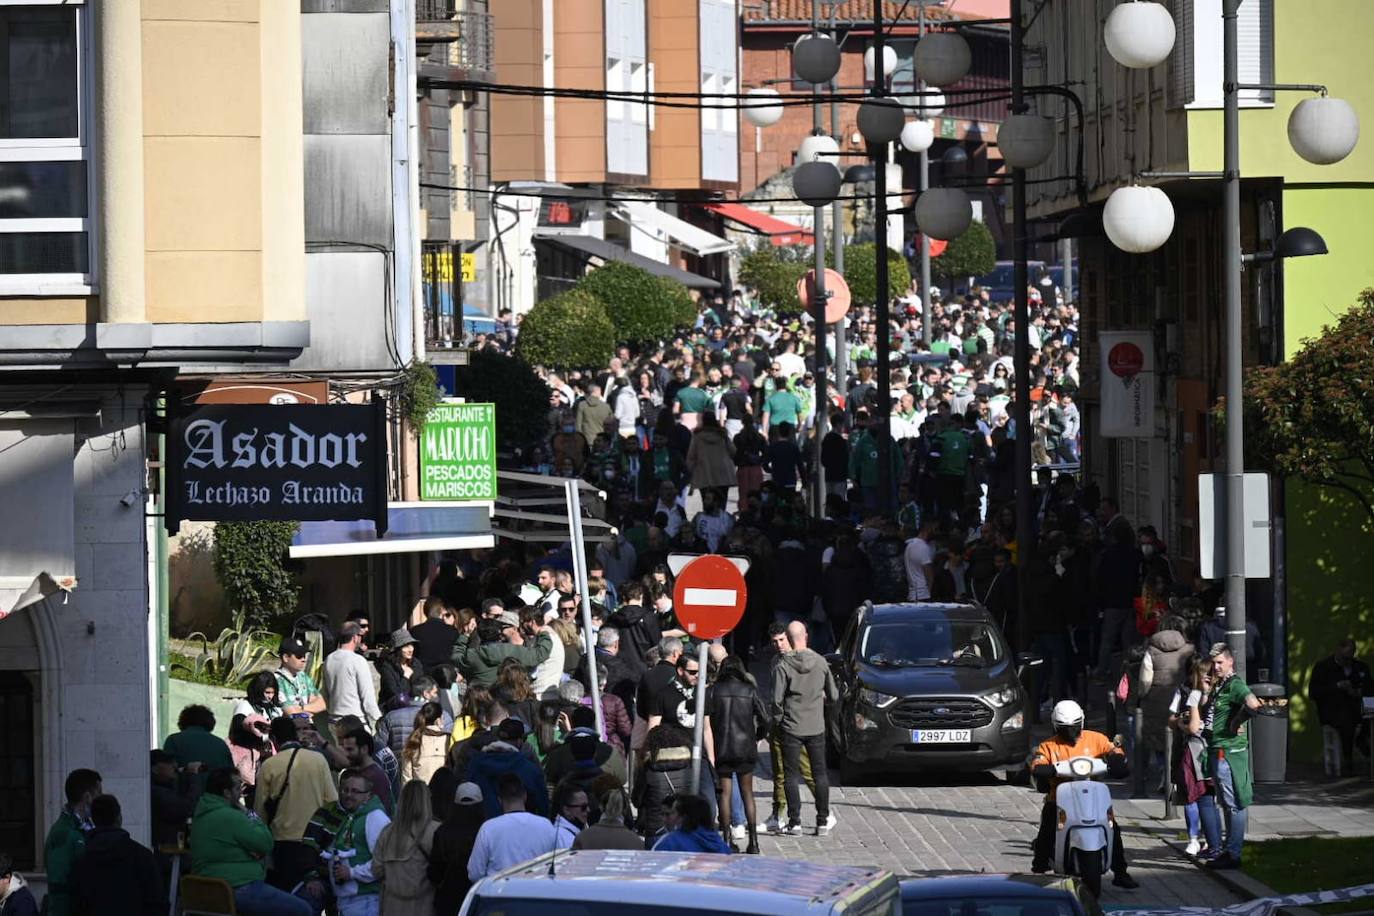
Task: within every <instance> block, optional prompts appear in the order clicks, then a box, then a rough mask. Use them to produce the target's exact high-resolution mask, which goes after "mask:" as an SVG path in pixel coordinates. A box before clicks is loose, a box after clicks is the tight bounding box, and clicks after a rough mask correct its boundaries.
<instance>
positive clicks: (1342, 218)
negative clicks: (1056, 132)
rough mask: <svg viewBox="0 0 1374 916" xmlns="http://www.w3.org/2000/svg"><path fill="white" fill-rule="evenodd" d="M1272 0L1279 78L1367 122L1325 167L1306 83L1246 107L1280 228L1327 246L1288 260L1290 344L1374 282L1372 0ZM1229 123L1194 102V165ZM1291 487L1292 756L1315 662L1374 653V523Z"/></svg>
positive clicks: (1302, 747)
mask: <svg viewBox="0 0 1374 916" xmlns="http://www.w3.org/2000/svg"><path fill="white" fill-rule="evenodd" d="M1273 8H1274V53H1275V60H1274V81H1275V82H1278V83H1321V84H1325V85H1326V86H1327V87H1328V89H1329V91H1330V93H1331V95H1332V96H1335V97H1339V98H1343V99H1345V100H1346V101H1348V102H1350V103H1351V104H1352V105H1353V106H1354V107H1355V110H1356V112H1358V113H1359V115H1360V117H1361V121H1362V122H1363V125H1364V126H1365V128H1366V135H1365V137H1364V138H1363V139H1362V141H1361V143H1360V144H1359V145H1358V146H1357V147H1356V149H1355V151H1354V153H1352V154H1351V155H1350V156H1349V157H1348V158H1346V159H1345V160H1344V161H1342V162H1339V163H1337V164H1336V165H1331V166H1318V165H1312V164H1311V163H1308V162H1306V161H1305V160H1303V159H1302V158H1300V157H1299V156H1298V155H1297V154H1296V153H1295V152H1293V149H1292V147H1291V146H1290V145H1289V142H1288V130H1287V127H1288V116H1289V113H1290V112H1291V111H1292V110H1293V107H1294V106H1295V105H1297V104H1298V102H1300V101H1302V100H1303V99H1305V98H1310V97H1311V95H1310V94H1309V93H1303V92H1280V93H1278V94H1277V96H1276V98H1275V101H1274V104H1273V105H1272V106H1269V107H1257V108H1247V109H1244V110H1243V111H1242V112H1241V141H1240V148H1241V173H1242V175H1243V176H1244V177H1246V178H1264V177H1281V178H1282V179H1283V181H1284V194H1283V214H1282V226H1281V228H1291V227H1293V226H1308V227H1310V228H1312V229H1315V230H1316V231H1317V232H1319V233H1321V235H1322V237H1323V238H1325V239H1326V243H1327V247H1328V249H1329V250H1330V254H1328V255H1326V256H1323V257H1312V258H1299V259H1295V260H1293V261H1291V262H1288V263H1287V264H1285V266H1284V283H1283V303H1284V311H1283V330H1284V341H1283V343H1284V350H1285V352H1286V353H1287V354H1289V355H1291V354H1293V353H1294V352H1295V351H1296V350H1297V349H1298V347H1299V346H1300V345H1301V343H1302V341H1303V340H1304V339H1305V338H1310V337H1314V336H1316V335H1318V334H1320V333H1321V329H1322V327H1323V326H1324V325H1327V324H1330V323H1332V322H1333V321H1334V320H1335V319H1336V318H1337V316H1339V315H1340V314H1341V313H1343V312H1345V311H1346V310H1348V309H1349V308H1350V307H1351V306H1352V305H1353V304H1354V303H1355V301H1356V296H1357V294H1358V293H1359V292H1360V291H1361V290H1363V289H1365V288H1367V287H1374V137H1371V136H1369V133H1368V131H1369V130H1370V129H1374V80H1371V79H1370V78H1369V74H1368V56H1369V34H1370V28H1371V26H1374V3H1371V2H1369V0H1307V2H1303V3H1275V4H1273ZM1331 23H1344V24H1345V25H1344V26H1343V27H1341V28H1332V27H1331ZM1221 128H1222V124H1221V111H1220V110H1206V111H1200V110H1198V111H1191V112H1189V115H1188V147H1189V164H1188V165H1189V168H1191V169H1199V170H1216V169H1220V168H1221V166H1222V158H1221V157H1222V146H1221V145H1222V129H1221ZM1285 492H1286V510H1287V556H1286V564H1287V566H1286V573H1287V578H1288V688H1289V694H1290V697H1291V703H1292V708H1291V711H1290V715H1291V727H1292V732H1293V740H1292V744H1291V750H1292V754H1293V756H1294V757H1295V758H1298V759H1306V760H1318V759H1320V756H1321V735H1320V729H1319V727H1318V724H1317V720H1316V714H1315V711H1314V710H1313V709H1312V706H1311V704H1310V703H1308V702H1307V696H1306V688H1307V677H1308V674H1309V673H1310V672H1311V670H1312V665H1313V664H1314V663H1315V662H1316V661H1318V660H1319V659H1321V658H1322V657H1323V656H1325V655H1327V654H1329V653H1330V652H1331V650H1332V648H1333V647H1334V644H1335V642H1336V640H1338V639H1339V638H1341V637H1342V636H1347V635H1351V636H1354V637H1355V638H1356V640H1357V641H1358V643H1359V652H1360V653H1361V655H1362V656H1363V657H1364V658H1366V659H1369V658H1371V657H1372V656H1374V522H1371V521H1370V520H1369V518H1368V517H1366V516H1365V514H1364V512H1363V511H1362V510H1361V509H1360V508H1359V506H1357V505H1355V504H1353V503H1352V501H1351V500H1349V499H1348V498H1345V497H1343V496H1341V495H1340V494H1338V493H1335V492H1333V491H1329V490H1324V489H1322V488H1319V487H1311V486H1308V485H1305V484H1302V483H1301V482H1297V481H1289V482H1287V484H1286V490H1285ZM1372 495H1374V494H1372Z"/></svg>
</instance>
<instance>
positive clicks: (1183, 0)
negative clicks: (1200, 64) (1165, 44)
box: [1169, 0, 1197, 108]
mask: <svg viewBox="0 0 1374 916" xmlns="http://www.w3.org/2000/svg"><path fill="white" fill-rule="evenodd" d="M1173 13H1174V32H1175V35H1176V38H1175V39H1174V51H1173V55H1172V58H1173V59H1172V60H1171V61H1170V62H1169V107H1170V108H1182V107H1183V106H1185V105H1190V104H1192V102H1193V98H1194V92H1193V53H1194V50H1193V17H1194V16H1195V15H1196V14H1197V11H1196V10H1194V9H1193V0H1174V3H1173Z"/></svg>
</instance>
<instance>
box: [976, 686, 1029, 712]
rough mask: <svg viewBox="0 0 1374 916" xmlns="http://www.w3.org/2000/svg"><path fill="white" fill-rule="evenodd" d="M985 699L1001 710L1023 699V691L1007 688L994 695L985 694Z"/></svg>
mask: <svg viewBox="0 0 1374 916" xmlns="http://www.w3.org/2000/svg"><path fill="white" fill-rule="evenodd" d="M983 699H985V700H987V701H988V702H989V703H991V704H992V705H993V706H995V707H996V708H998V709H1001V708H1003V707H1005V706H1010V705H1011V704H1012V703H1015V702H1016V701H1017V700H1019V699H1021V691H1020V690H1018V689H1017V688H1015V687H1006V688H1003V689H1002V690H998V691H996V692H994V693H987V694H984V695H983Z"/></svg>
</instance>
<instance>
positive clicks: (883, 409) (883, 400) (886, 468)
mask: <svg viewBox="0 0 1374 916" xmlns="http://www.w3.org/2000/svg"><path fill="white" fill-rule="evenodd" d="M923 8H924V7H923ZM883 37H884V36H883V0H873V90H872V92H873V97H874V98H875V99H880V98H882V97H883V96H884V95H886V94H887V68H886V67H885V66H884V65H883V46H884V41H883ZM874 149H875V154H874V156H873V184H874V188H873V197H874V201H873V214H874V215H873V236H874V238H873V241H874V245H873V251H874V260H875V262H876V263H875V264H874V274H875V275H876V279H877V283H876V284H875V285H876V291H877V300H878V302H877V306H878V416H877V418H876V419H877V423H876V426H877V429H878V490H879V503H878V505H879V506H880V507H881V509H882V514H883V515H891V514H892V511H893V505H892V497H893V493H892V434H891V429H890V421H891V417H892V352H891V351H892V327H891V325H892V315H891V305H892V303H891V300H890V299H888V295H887V293H888V289H887V283H888V278H887V144H886V143H879V144H876V145H875V147H874Z"/></svg>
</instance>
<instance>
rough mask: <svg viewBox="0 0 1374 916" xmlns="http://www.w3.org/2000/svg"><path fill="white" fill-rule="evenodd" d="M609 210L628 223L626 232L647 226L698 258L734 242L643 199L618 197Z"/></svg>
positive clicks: (725, 247)
mask: <svg viewBox="0 0 1374 916" xmlns="http://www.w3.org/2000/svg"><path fill="white" fill-rule="evenodd" d="M611 212H612V213H614V214H615V215H616V216H617V217H619V218H620V219H621V220H622V221H623V222H625V223H626V224H627V225H629V227H630V231H632V232H634V231H644V230H645V229H649V230H653V231H657V232H661V233H663V234H664V235H666V236H667V237H668V238H670V239H672V240H673V243H674V244H676V245H677V246H678V247H679V248H683V249H686V250H687V251H689V252H691V253H692V254H694V255H696V256H698V257H704V256H706V255H708V254H720V253H722V252H726V251H734V250H735V243H734V242H729V241H726V240H725V239H723V238H721V237H720V236H718V235H713V234H712V233H710V232H707V231H706V230H705V229H702V228H701V227H700V226H693V225H692V224H691V223H689V222H687V221H686V220H682V219H678V218H677V217H676V216H673V215H672V214H671V213H665V212H664V211H662V210H660V209H659V208H658V207H655V206H654V205H653V204H651V203H647V202H645V201H641V200H618V201H615V203H613V204H612V211H611Z"/></svg>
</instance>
